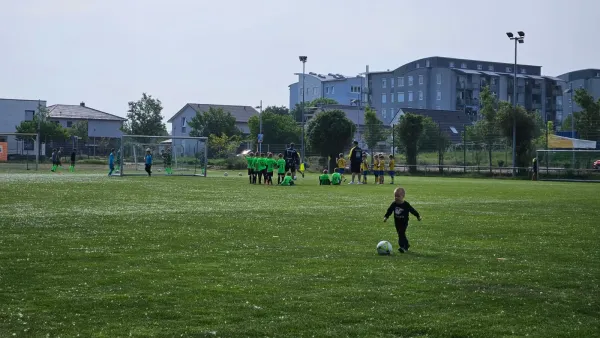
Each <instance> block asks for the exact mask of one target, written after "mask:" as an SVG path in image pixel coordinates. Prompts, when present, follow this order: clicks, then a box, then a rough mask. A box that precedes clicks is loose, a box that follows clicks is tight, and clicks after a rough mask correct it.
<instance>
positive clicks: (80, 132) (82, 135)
mask: <svg viewBox="0 0 600 338" xmlns="http://www.w3.org/2000/svg"><path fill="white" fill-rule="evenodd" d="M69 136H71V137H73V136H77V137H78V138H79V139H81V140H82V141H83V142H87V140H88V121H77V122H75V123H73V125H72V126H71V128H69Z"/></svg>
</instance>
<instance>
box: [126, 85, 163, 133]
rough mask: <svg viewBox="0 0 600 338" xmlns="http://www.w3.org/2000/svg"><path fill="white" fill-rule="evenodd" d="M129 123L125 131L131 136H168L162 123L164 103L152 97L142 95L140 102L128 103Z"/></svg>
mask: <svg viewBox="0 0 600 338" xmlns="http://www.w3.org/2000/svg"><path fill="white" fill-rule="evenodd" d="M128 105H129V109H128V110H127V122H126V123H125V124H124V125H123V128H122V129H123V131H124V132H125V133H127V134H131V135H150V136H166V135H168V133H167V127H166V126H165V124H164V123H163V122H162V121H163V116H162V114H161V112H162V109H163V108H162V103H161V102H160V100H159V99H155V98H153V97H152V95H147V94H146V93H143V94H142V98H141V99H139V100H138V101H131V102H129V103H128Z"/></svg>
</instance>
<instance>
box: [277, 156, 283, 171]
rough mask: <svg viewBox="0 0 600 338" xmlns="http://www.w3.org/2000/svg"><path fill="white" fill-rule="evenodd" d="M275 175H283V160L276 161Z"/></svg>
mask: <svg viewBox="0 0 600 338" xmlns="http://www.w3.org/2000/svg"><path fill="white" fill-rule="evenodd" d="M277 173H278V174H285V160H284V159H283V158H280V159H278V160H277Z"/></svg>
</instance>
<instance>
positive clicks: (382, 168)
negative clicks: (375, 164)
mask: <svg viewBox="0 0 600 338" xmlns="http://www.w3.org/2000/svg"><path fill="white" fill-rule="evenodd" d="M379 170H380V171H384V170H385V160H379Z"/></svg>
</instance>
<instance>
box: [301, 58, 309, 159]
mask: <svg viewBox="0 0 600 338" xmlns="http://www.w3.org/2000/svg"><path fill="white" fill-rule="evenodd" d="M299 58H300V62H302V142H301V143H302V146H301V147H302V154H301V155H302V156H301V158H300V162H302V163H304V156H305V151H304V143H305V141H304V137H305V136H304V125H305V124H306V116H305V113H304V111H305V109H304V104H305V102H304V93H305V92H306V88H304V77H305V72H306V60H308V57H307V56H300V57H299Z"/></svg>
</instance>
